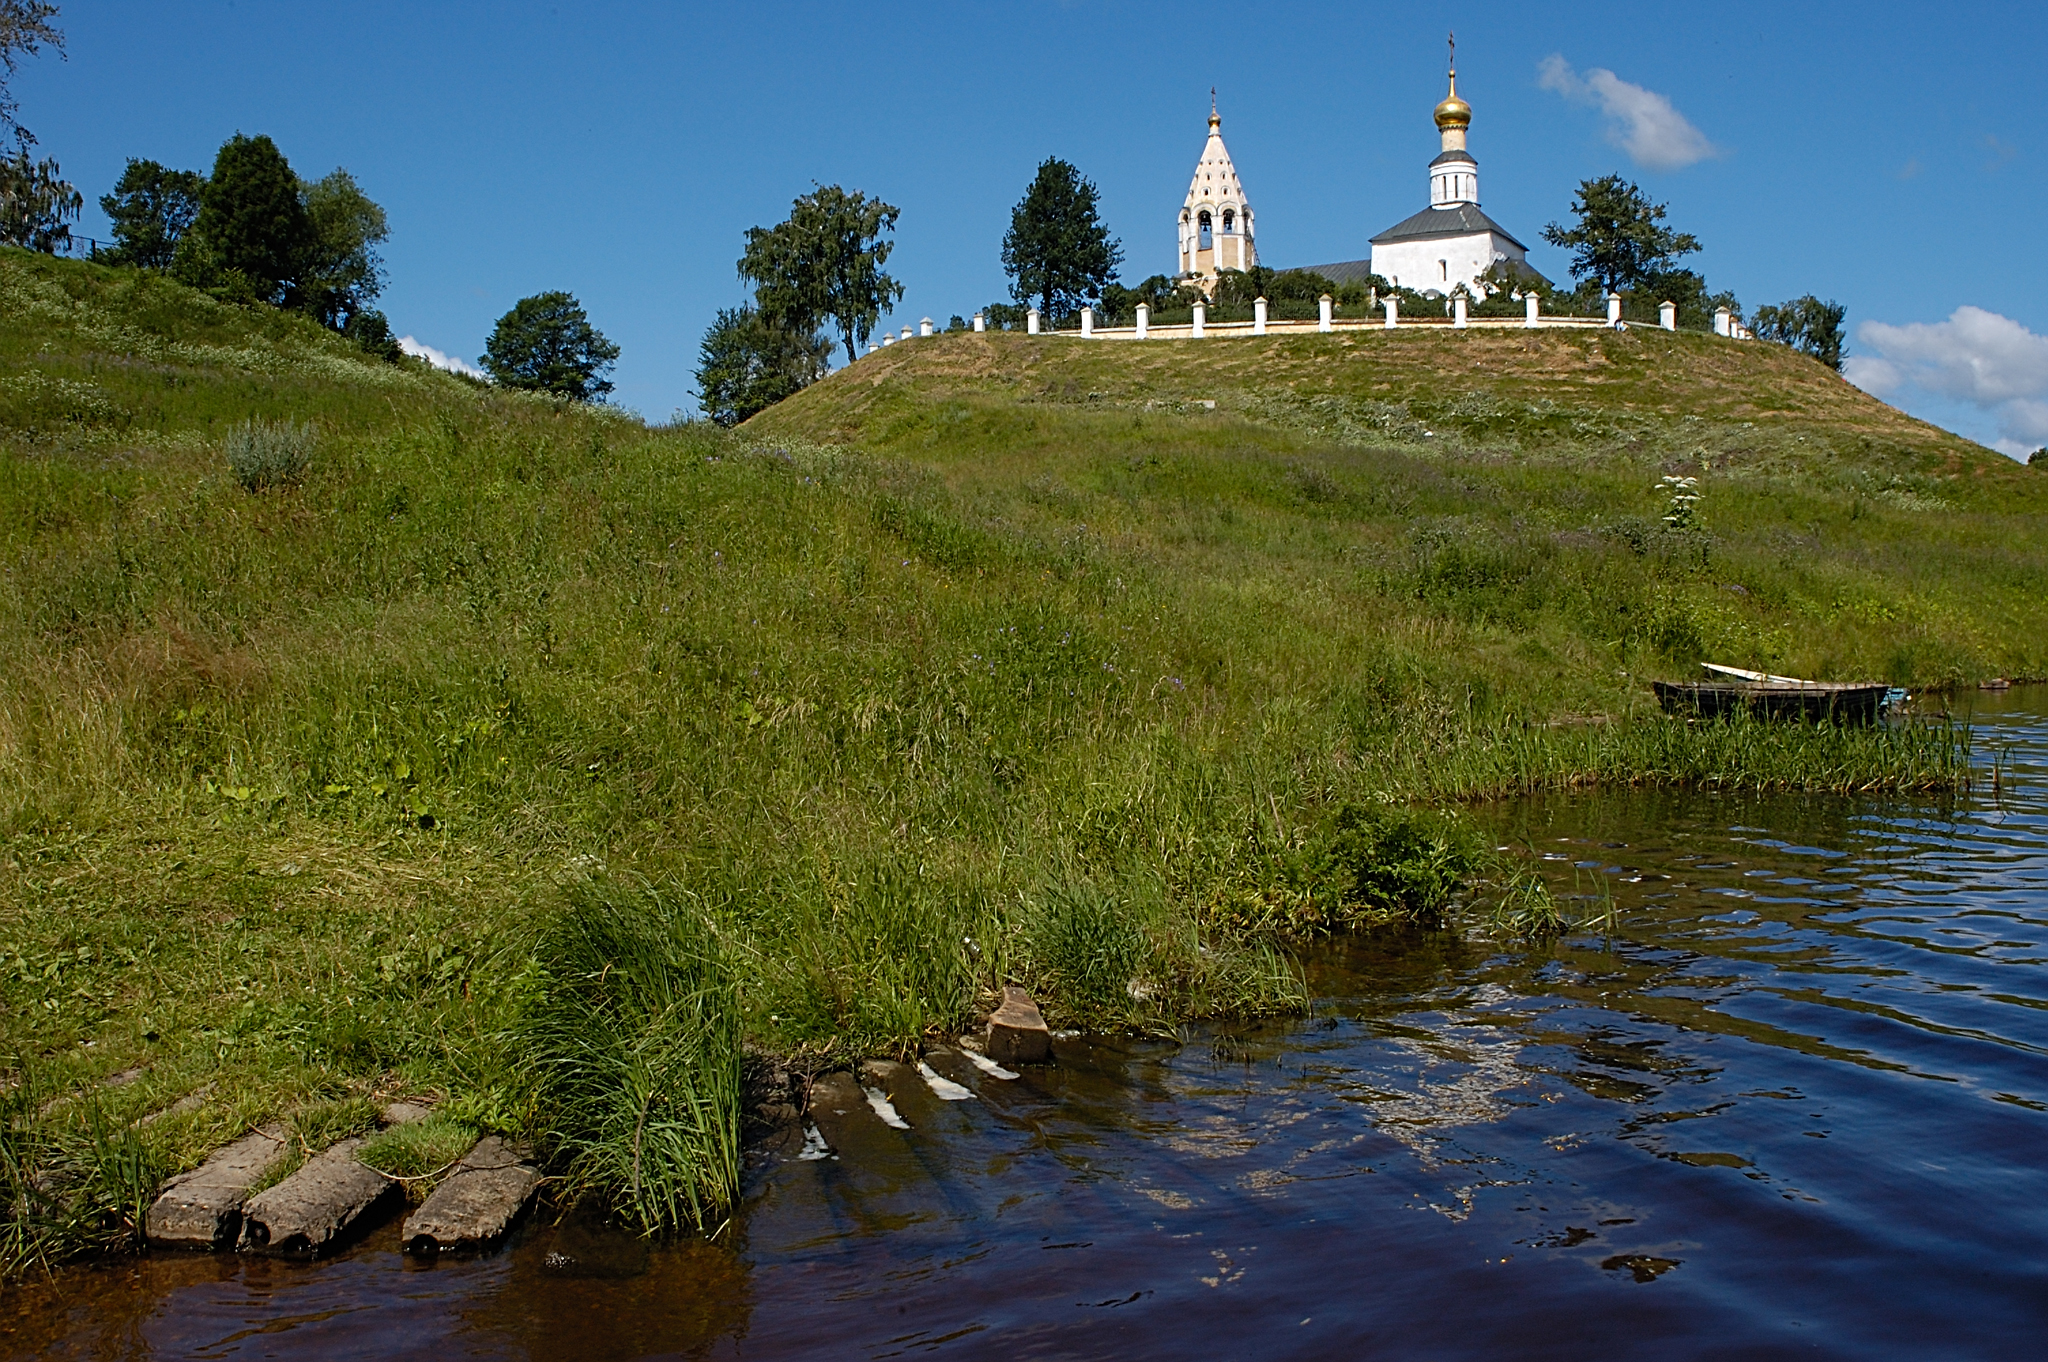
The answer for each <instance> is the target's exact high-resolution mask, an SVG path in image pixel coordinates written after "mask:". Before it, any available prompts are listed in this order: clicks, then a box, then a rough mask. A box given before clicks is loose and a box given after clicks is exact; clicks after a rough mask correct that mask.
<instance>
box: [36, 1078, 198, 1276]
mask: <svg viewBox="0 0 2048 1362" xmlns="http://www.w3.org/2000/svg"><path fill="white" fill-rule="evenodd" d="M34 1072H35V1071H34V1070H32V1069H21V1070H18V1071H17V1072H16V1073H14V1074H12V1075H9V1078H10V1079H11V1081H10V1082H9V1083H8V1084H7V1086H6V1087H4V1088H0V1276H4V1275H7V1274H11V1273H13V1272H15V1271H18V1270H20V1269H22V1268H24V1267H29V1266H48V1265H51V1264H53V1263H57V1262H61V1261H63V1260H65V1259H68V1258H73V1257H77V1256H78V1255H80V1254H83V1253H88V1252H104V1251H108V1250H115V1249H127V1248H133V1247H136V1246H137V1245H139V1244H140V1242H141V1234H142V1218H143V1214H144V1212H146V1211H147V1210H148V1208H149V1203H150V1201H151V1200H152V1199H153V1198H154V1197H155V1195H156V1191H157V1186H158V1184H159V1183H160V1181H161V1180H162V1177H163V1173H164V1168H163V1165H162V1162H161V1160H160V1159H159V1158H158V1157H157V1156H156V1155H155V1153H154V1151H152V1150H151V1149H149V1148H148V1146H147V1145H146V1144H145V1143H144V1141H143V1140H142V1138H141V1137H140V1135H139V1134H138V1132H136V1131H135V1130H134V1129H132V1128H130V1127H129V1126H128V1125H126V1124H125V1123H124V1122H121V1121H118V1120H116V1119H113V1118H112V1117H111V1116H110V1115H109V1114H108V1112H107V1110H106V1108H105V1106H104V1105H103V1104H102V1103H100V1102H99V1101H97V1100H94V1099H91V1098H87V1099H85V1100H84V1101H82V1102H80V1103H78V1104H77V1105H78V1116H79V1118H80V1119H79V1121H78V1122H77V1124H76V1125H74V1126H69V1127H67V1126H64V1125H59V1124H57V1123H56V1122H53V1121H51V1120H50V1119H49V1117H50V1111H49V1108H50V1107H51V1106H52V1105H54V1104H56V1103H58V1102H61V1101H62V1100H63V1095H61V1094H53V1093H51V1092H49V1091H48V1090H47V1089H45V1088H43V1087H41V1086H40V1085H38V1084H37V1083H36V1082H34V1081H33V1077H32V1075H33V1073H34Z"/></svg>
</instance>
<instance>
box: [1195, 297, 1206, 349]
mask: <svg viewBox="0 0 2048 1362" xmlns="http://www.w3.org/2000/svg"><path fill="white" fill-rule="evenodd" d="M1208 320H1209V309H1208V308H1206V307H1204V306H1202V305H1201V304H1200V303H1196V304H1195V327H1194V332H1195V339H1196V340H1200V339H1201V338H1202V336H1203V334H1204V333H1203V331H1202V323H1204V322H1206V321H1208Z"/></svg>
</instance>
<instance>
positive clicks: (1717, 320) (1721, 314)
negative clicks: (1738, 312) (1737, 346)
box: [1714, 307, 1735, 336]
mask: <svg viewBox="0 0 2048 1362" xmlns="http://www.w3.org/2000/svg"><path fill="white" fill-rule="evenodd" d="M1734 315H1735V314H1734V313H1732V312H1730V311H1729V310H1728V309H1727V308H1725V307H1717V308H1715V309H1714V334H1715V335H1717V336H1725V335H1727V334H1728V319H1729V318H1730V317H1732V316H1734Z"/></svg>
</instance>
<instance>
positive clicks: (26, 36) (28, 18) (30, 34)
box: [0, 0, 64, 151]
mask: <svg viewBox="0 0 2048 1362" xmlns="http://www.w3.org/2000/svg"><path fill="white" fill-rule="evenodd" d="M56 17H57V7H56V6H55V5H53V4H49V3H47V0H0V136H4V137H5V138H6V139H7V140H9V141H12V142H13V143H14V144H15V146H16V148H17V149H19V150H22V151H26V150H27V149H28V148H30V147H32V146H34V145H35V141H36V139H35V137H34V136H33V135H31V134H30V132H29V130H28V129H27V128H24V127H23V126H21V123H20V121H19V120H18V119H16V118H15V115H16V114H17V113H19V112H21V106H20V104H18V103H17V102H16V101H15V98H14V89H13V76H14V73H15V71H16V70H18V69H19V62H20V59H21V58H23V57H33V56H35V55H36V54H37V53H38V52H41V51H42V50H43V48H45V47H49V48H53V49H55V50H56V51H57V52H58V53H60V54H61V53H62V52H63V51H64V34H63V32H62V31H61V30H59V29H58V27H57V26H56V25H55V24H53V23H51V22H50V21H51V20H52V19H55V18H56Z"/></svg>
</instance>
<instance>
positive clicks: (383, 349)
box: [341, 307, 405, 364]
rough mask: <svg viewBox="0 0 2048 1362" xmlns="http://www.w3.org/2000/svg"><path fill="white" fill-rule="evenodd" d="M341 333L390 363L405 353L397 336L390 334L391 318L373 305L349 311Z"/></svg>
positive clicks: (393, 362) (366, 350) (394, 362)
mask: <svg viewBox="0 0 2048 1362" xmlns="http://www.w3.org/2000/svg"><path fill="white" fill-rule="evenodd" d="M341 334H342V335H344V336H347V337H348V338H349V339H350V340H352V341H354V342H355V343H356V344H357V345H360V346H362V347H363V350H364V351H365V352H366V353H368V354H372V355H375V356H376V357H377V358H378V359H381V360H385V361H388V362H389V363H392V364H396V363H398V361H399V359H400V357H402V356H403V355H404V353H405V352H404V351H403V350H401V349H400V348H399V345H398V338H397V337H396V336H394V335H392V334H391V320H390V319H389V318H388V317H386V316H385V315H384V314H383V313H381V312H379V311H378V310H377V309H376V308H374V307H370V308H364V309H363V310H362V311H360V312H351V313H349V314H348V320H347V321H346V322H344V323H342V327H341Z"/></svg>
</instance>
